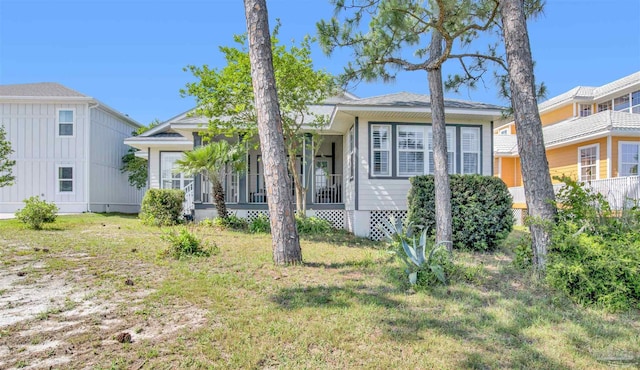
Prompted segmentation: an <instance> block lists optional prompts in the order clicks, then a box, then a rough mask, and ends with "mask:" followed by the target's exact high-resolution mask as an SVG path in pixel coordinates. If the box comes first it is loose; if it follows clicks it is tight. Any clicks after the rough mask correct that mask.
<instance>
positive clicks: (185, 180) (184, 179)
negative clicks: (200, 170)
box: [160, 151, 194, 189]
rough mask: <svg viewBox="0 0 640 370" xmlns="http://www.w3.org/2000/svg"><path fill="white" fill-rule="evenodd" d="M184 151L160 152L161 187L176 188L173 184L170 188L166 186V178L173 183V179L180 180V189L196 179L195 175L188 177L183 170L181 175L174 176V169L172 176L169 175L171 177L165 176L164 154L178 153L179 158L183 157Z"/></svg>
mask: <svg viewBox="0 0 640 370" xmlns="http://www.w3.org/2000/svg"><path fill="white" fill-rule="evenodd" d="M182 153H183V152H170V151H167V152H160V189H175V188H174V187H173V186H172V187H169V188H167V187H165V186H164V182H165V180H168V181H171V183H172V184H173V181H180V187H179V188H178V189H184V187H185V186H187V185H188V184H189V183H191V182H193V181H194V178H193V177H186V176H185V174H184V173H182V172H180V173H179V174H178V175H179V176H176V177H174V176H173V171H172V176H171V177H169V178H167V177H164V170H165V168H164V166H163V165H164V159H163V156H164V155H177V156H178V159H179V158H180V157H182ZM174 162H175V161H174ZM172 163H173V162H172Z"/></svg>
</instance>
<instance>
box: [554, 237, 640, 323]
mask: <svg viewBox="0 0 640 370" xmlns="http://www.w3.org/2000/svg"><path fill="white" fill-rule="evenodd" d="M636 235H637V234H636ZM546 278H547V281H548V282H549V284H550V285H551V286H553V287H555V288H556V289H559V290H561V291H563V292H565V293H567V294H568V295H569V296H570V297H571V298H572V299H573V300H574V301H576V302H578V303H581V304H587V305H588V304H595V305H598V306H601V307H604V308H606V309H608V310H610V311H620V310H626V309H629V308H630V307H636V308H640V241H638V240H637V236H635V237H633V236H631V235H628V236H627V237H626V238H624V239H611V238H607V237H603V236H601V235H588V234H587V233H584V232H583V233H577V231H576V232H575V233H572V234H571V233H563V232H556V233H555V235H554V237H553V243H552V248H551V251H550V253H549V263H548V266H547V276H546Z"/></svg>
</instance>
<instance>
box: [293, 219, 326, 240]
mask: <svg viewBox="0 0 640 370" xmlns="http://www.w3.org/2000/svg"><path fill="white" fill-rule="evenodd" d="M296 226H297V228H298V233H299V234H302V235H318V234H325V233H328V232H330V231H332V230H333V226H332V225H331V223H330V222H329V221H327V220H323V219H321V218H318V217H315V216H311V217H300V216H296Z"/></svg>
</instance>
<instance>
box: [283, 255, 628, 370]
mask: <svg viewBox="0 0 640 370" xmlns="http://www.w3.org/2000/svg"><path fill="white" fill-rule="evenodd" d="M307 265H308V266H310V267H324V268H333V269H340V268H344V267H358V266H359V265H358V264H357V263H354V262H345V263H336V264H323V263H310V264H307ZM500 270H501V269H494V270H493V271H488V272H487V275H488V276H486V277H485V279H483V280H484V281H483V282H481V283H479V284H476V285H472V284H468V283H463V282H459V283H456V284H454V285H453V286H446V287H442V286H441V287H435V288H432V289H431V290H430V291H427V292H420V293H418V294H421V295H423V297H422V298H423V299H418V301H421V303H422V304H420V303H415V299H414V298H415V297H414V298H412V299H411V300H412V301H413V302H411V303H409V302H408V301H407V300H406V299H405V298H404V297H406V296H403V295H402V286H403V285H402V282H400V281H399V280H397V278H396V277H394V276H392V275H391V274H390V275H389V276H386V278H387V279H388V280H394V281H390V284H389V285H384V284H382V285H377V286H374V285H372V284H366V283H362V284H359V285H357V284H356V285H355V286H350V285H349V284H347V285H345V286H339V285H332V286H307V287H296V288H284V289H282V290H280V291H279V292H278V293H277V294H275V295H274V296H273V297H272V301H273V302H275V303H277V304H278V305H280V306H281V307H282V308H283V309H285V310H295V309H298V308H304V307H327V308H335V307H338V308H350V307H353V308H356V307H357V306H358V305H375V306H379V307H381V308H382V310H383V311H385V312H383V313H381V314H380V315H379V319H378V326H379V327H380V328H381V329H382V330H383V332H384V333H386V335H387V337H388V339H391V340H393V341H397V342H408V343H410V342H414V341H420V340H424V339H427V338H428V337H430V336H433V335H437V336H445V337H447V338H450V339H452V340H454V341H455V342H457V343H460V342H462V343H464V346H463V347H464V348H465V350H464V354H463V357H464V359H463V360H459V359H456V360H453V359H452V361H457V363H456V364H452V366H453V365H455V366H456V367H464V368H504V367H507V368H545V369H557V368H567V367H572V366H573V367H576V366H577V367H581V366H585V365H584V363H587V364H592V365H593V364H594V363H598V364H599V365H601V366H602V367H606V366H608V365H611V364H618V365H620V364H623V365H624V364H632V365H633V364H636V365H637V364H638V363H640V352H634V351H633V350H631V353H630V352H629V349H626V351H625V349H624V348H623V349H618V350H617V351H618V352H617V353H606V351H608V350H609V348H614V349H615V348H617V346H616V345H615V343H616V342H615V341H616V340H619V339H620V338H624V337H632V334H630V331H632V330H633V328H630V329H629V331H627V330H625V329H626V326H625V322H624V319H623V318H621V317H616V316H608V317H607V319H606V320H603V318H602V316H601V315H600V314H599V313H598V312H597V311H593V310H589V309H586V308H583V307H580V306H577V305H575V304H573V303H572V302H571V301H569V300H568V298H566V297H564V296H562V295H560V294H559V293H555V292H551V291H549V288H548V287H546V286H544V285H542V284H531V281H528V279H527V278H525V277H524V276H523V275H522V274H523V273H520V275H519V276H518V275H514V272H513V271H507V272H504V271H500ZM512 275H514V276H512ZM511 278H514V279H518V278H520V279H522V280H523V281H522V284H521V285H519V287H520V288H514V285H513V281H510V279H511ZM395 287H398V288H395ZM394 295H395V296H397V298H395V297H394ZM418 298H420V297H418ZM609 343H614V345H613V346H611V347H609V346H608V345H609ZM628 347H630V348H632V345H629V346H628ZM598 348H600V349H598ZM439 351H441V350H439ZM612 351H613V350H612ZM574 357H577V359H578V362H576V360H575V359H574ZM565 358H566V361H563V360H558V359H565ZM611 359H613V361H611ZM616 359H620V360H618V362H615V361H616ZM581 361H582V362H581ZM587 366H588V365H587Z"/></svg>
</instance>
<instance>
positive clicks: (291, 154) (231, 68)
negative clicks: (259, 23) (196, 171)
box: [181, 24, 335, 214]
mask: <svg viewBox="0 0 640 370" xmlns="http://www.w3.org/2000/svg"><path fill="white" fill-rule="evenodd" d="M278 29H279V24H278V25H276V27H275V29H274V31H273V35H272V37H271V51H272V55H273V68H274V70H275V83H276V88H277V89H278V102H279V106H280V112H279V114H278V119H279V121H280V123H281V125H282V131H283V135H284V138H285V140H284V148H285V152H286V154H287V155H288V159H287V167H288V168H289V173H290V175H291V177H292V179H293V184H294V186H295V188H296V205H297V210H298V213H299V214H304V211H305V205H306V204H305V201H304V200H305V195H306V193H307V187H306V186H303V181H302V179H301V176H300V168H299V167H298V166H296V156H298V155H301V154H302V151H303V150H304V148H305V145H306V143H307V140H308V139H307V137H306V136H305V134H309V135H312V137H313V142H314V144H315V146H316V148H318V147H319V143H320V135H318V131H320V130H322V128H323V127H324V125H325V124H326V123H327V122H328V117H327V116H326V115H320V114H315V113H314V112H313V111H312V110H311V109H310V106H311V105H313V104H318V103H321V102H322V101H324V100H325V99H326V98H327V97H329V96H330V95H332V94H334V92H335V83H334V79H333V77H332V76H331V75H330V74H328V73H326V72H324V71H322V70H315V69H314V68H313V63H312V60H311V43H312V41H313V40H312V39H310V38H305V39H304V40H303V41H302V42H301V44H300V45H299V46H295V45H294V46H291V47H290V48H287V47H285V46H283V45H281V44H280V43H279V40H278ZM234 41H235V42H236V43H237V44H238V45H239V46H237V47H229V46H224V47H220V51H221V52H222V53H223V54H224V55H225V59H226V61H227V65H226V66H225V67H223V68H222V69H210V68H209V67H208V66H206V65H204V66H202V67H197V66H188V67H187V69H188V70H189V71H190V72H191V73H193V75H194V76H195V77H196V78H197V79H198V80H197V81H196V82H192V83H188V84H187V86H186V89H185V90H182V91H181V92H182V94H183V95H191V96H194V97H195V98H196V101H197V104H198V106H197V108H196V111H195V113H196V114H199V115H203V116H205V117H208V118H209V120H210V121H209V126H208V132H207V133H206V134H207V135H208V136H210V137H211V136H215V135H220V134H224V135H242V136H243V137H244V139H245V140H247V141H251V142H252V143H255V142H256V140H257V134H258V132H257V130H258V126H257V113H256V112H257V111H256V106H255V103H254V93H253V88H252V79H251V65H250V60H249V50H248V47H247V37H246V36H245V35H236V36H234ZM263 149H264V148H263Z"/></svg>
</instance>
